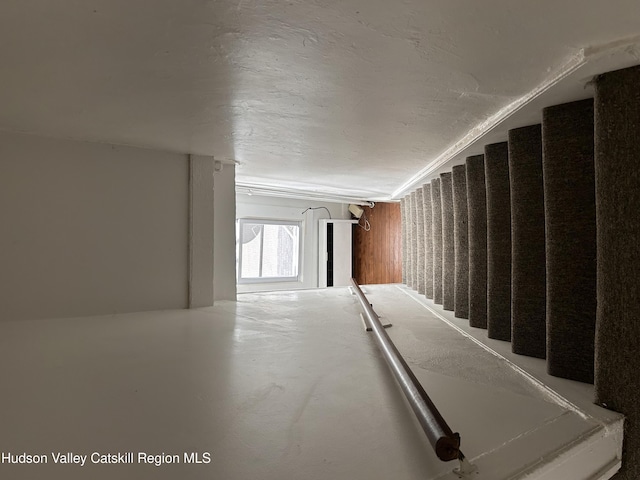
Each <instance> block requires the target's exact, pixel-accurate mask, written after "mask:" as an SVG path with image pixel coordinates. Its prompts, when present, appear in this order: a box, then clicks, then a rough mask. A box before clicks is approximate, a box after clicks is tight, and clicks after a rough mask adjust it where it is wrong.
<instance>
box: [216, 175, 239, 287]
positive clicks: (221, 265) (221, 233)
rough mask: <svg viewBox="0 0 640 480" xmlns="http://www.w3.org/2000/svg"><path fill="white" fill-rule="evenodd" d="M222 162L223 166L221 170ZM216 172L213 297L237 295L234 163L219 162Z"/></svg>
mask: <svg viewBox="0 0 640 480" xmlns="http://www.w3.org/2000/svg"><path fill="white" fill-rule="evenodd" d="M220 166H221V167H222V170H219V168H220ZM216 170H217V171H215V172H214V174H213V193H214V197H213V198H214V199H213V205H214V207H213V208H214V214H213V215H214V216H213V220H214V221H213V225H214V231H215V238H214V242H213V255H214V257H213V271H214V279H213V283H214V285H213V295H214V300H235V299H236V254H235V252H236V235H235V223H236V189H235V177H236V174H235V165H233V164H224V165H220V164H219V163H217V167H216Z"/></svg>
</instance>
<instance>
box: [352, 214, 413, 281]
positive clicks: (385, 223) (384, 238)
mask: <svg viewBox="0 0 640 480" xmlns="http://www.w3.org/2000/svg"><path fill="white" fill-rule="evenodd" d="M362 208H363V209H364V214H365V215H366V217H367V219H368V220H369V223H370V225H371V230H369V231H365V230H364V229H363V228H361V227H360V226H358V225H354V226H353V228H354V230H353V276H354V278H355V279H356V281H357V282H358V283H359V284H361V285H367V284H369V285H371V284H376V283H402V224H401V216H400V203H376V204H375V206H374V207H373V208H370V207H362ZM360 225H364V216H363V217H362V218H361V219H360Z"/></svg>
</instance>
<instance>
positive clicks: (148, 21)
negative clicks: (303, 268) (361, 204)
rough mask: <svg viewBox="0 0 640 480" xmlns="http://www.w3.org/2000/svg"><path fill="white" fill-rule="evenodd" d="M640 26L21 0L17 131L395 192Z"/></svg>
mask: <svg viewBox="0 0 640 480" xmlns="http://www.w3.org/2000/svg"><path fill="white" fill-rule="evenodd" d="M638 33H640V8H638V3H637V0H617V1H616V0H609V1H606V2H605V1H602V0H598V1H595V0H580V1H578V0H574V1H563V2H558V1H557V0H554V1H549V0H544V1H536V2H531V1H524V0H522V1H513V0H484V1H482V2H476V1H466V2H461V1H451V0H436V1H433V0H431V1H423V0H408V1H403V2H397V1H391V0H342V1H334V0H316V1H311V0H290V1H275V0H263V1H257V0H256V1H250V0H239V1H233V2H231V1H225V0H223V1H204V0H181V1H176V0H154V1H141V0H137V1H136V0H65V1H63V2H51V1H50V0H3V1H2V3H0V104H1V105H2V108H0V129H5V130H11V131H22V132H31V133H37V134H42V135H48V136H56V137H65V138H75V139H82V140H92V141H101V142H111V143H119V144H128V145H138V146H144V147H153V148H159V149H166V150H172V151H180V152H188V153H198V154H207V155H214V156H215V157H216V158H218V159H221V160H227V161H232V160H233V161H237V162H238V163H239V166H238V168H237V178H238V181H239V182H241V183H243V184H253V185H267V186H274V187H279V188H285V189H286V188H288V189H303V190H307V191H311V192H322V193H324V194H335V195H340V194H342V195H354V196H360V197H362V198H384V197H386V196H389V195H391V194H393V192H396V191H397V190H398V189H399V188H401V187H402V186H403V185H405V184H407V182H408V181H410V179H411V178H412V177H413V176H415V175H416V173H417V172H419V171H421V170H424V168H425V166H427V165H429V164H430V162H433V161H434V160H435V159H437V158H438V157H440V156H441V155H442V154H443V152H446V151H448V150H450V149H451V147H452V146H453V145H455V144H456V143H457V142H459V141H460V140H461V139H462V138H463V137H464V136H465V135H467V134H468V133H469V131H470V130H471V129H473V128H474V127H476V126H477V125H479V124H482V123H483V122H485V123H486V122H487V121H488V120H490V119H491V118H492V116H494V115H495V114H496V112H499V111H501V109H504V108H505V107H508V106H509V105H510V104H512V103H513V102H516V101H518V99H519V98H521V97H523V96H526V95H528V94H529V92H531V91H533V90H535V89H536V88H537V87H538V86H539V85H541V84H544V82H545V81H547V80H548V78H549V76H550V75H552V74H553V72H555V71H556V70H557V69H558V68H561V67H562V65H564V64H565V63H566V62H567V60H568V59H571V58H573V57H574V56H575V55H577V54H578V53H579V52H581V51H582V50H583V49H584V48H589V47H592V46H598V45H602V44H606V43H607V42H612V41H615V40H617V39H623V38H627V37H632V36H634V35H636V34H638ZM632 53H634V52H632ZM637 60H638V63H640V59H637ZM480 133H482V132H480Z"/></svg>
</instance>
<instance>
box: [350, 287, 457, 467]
mask: <svg viewBox="0 0 640 480" xmlns="http://www.w3.org/2000/svg"><path fill="white" fill-rule="evenodd" d="M351 284H352V286H353V290H354V292H355V294H356V297H358V300H359V301H360V305H362V308H363V309H364V314H365V318H366V319H367V322H368V323H369V327H370V328H371V331H372V332H373V334H374V335H375V339H376V342H377V343H378V347H379V348H380V350H381V351H382V353H383V355H384V358H385V360H386V361H387V363H388V364H389V367H390V368H391V371H392V372H393V374H394V376H395V377H396V380H397V381H398V383H399V384H400V388H401V389H402V391H403V392H404V394H405V396H406V397H407V400H408V401H409V404H410V405H411V408H412V409H413V412H414V413H415V414H416V417H418V421H419V422H420V425H421V426H422V429H423V430H424V433H425V434H426V435H427V438H428V439H429V442H430V443H431V446H432V447H433V450H434V451H435V452H436V455H437V456H438V458H439V459H440V460H442V461H445V462H448V461H450V460H457V459H460V460H462V459H464V456H463V455H462V452H460V435H459V434H458V433H453V431H452V430H451V428H449V425H447V422H446V421H445V419H444V418H443V417H442V415H441V414H440V412H439V411H438V409H437V408H436V406H435V405H434V404H433V402H432V401H431V399H430V398H429V395H427V392H425V390H424V388H422V385H420V382H419V381H418V379H417V378H416V376H415V375H414V374H413V372H412V371H411V368H409V366H408V365H407V363H406V362H405V361H404V359H403V358H402V355H400V353H399V352H398V349H397V348H396V346H395V345H394V344H393V342H392V341H391V339H390V338H389V335H387V332H386V331H385V329H384V327H383V326H382V323H381V322H380V319H379V318H378V315H377V314H376V312H375V311H374V310H373V308H372V307H371V305H370V304H369V302H368V300H367V298H366V297H365V296H364V293H362V290H361V289H360V286H359V285H358V282H356V280H355V279H354V278H352V279H351Z"/></svg>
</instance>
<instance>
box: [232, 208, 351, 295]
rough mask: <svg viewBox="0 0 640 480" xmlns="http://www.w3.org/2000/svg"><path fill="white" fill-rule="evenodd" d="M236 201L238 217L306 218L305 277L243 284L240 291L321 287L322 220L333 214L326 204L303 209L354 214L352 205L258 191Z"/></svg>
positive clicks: (298, 219)
mask: <svg viewBox="0 0 640 480" xmlns="http://www.w3.org/2000/svg"><path fill="white" fill-rule="evenodd" d="M236 201H237V217H238V218H260V219H274V220H296V221H302V254H301V265H300V270H301V272H302V277H301V281H300V282H273V283H257V284H240V285H238V292H240V293H241V292H255V291H265V290H293V289H304V288H317V287H318V220H319V219H321V218H329V214H328V213H327V211H326V210H324V208H322V209H318V210H308V211H307V212H306V213H305V214H303V213H302V212H303V211H304V210H305V209H306V208H308V207H326V208H328V209H329V211H330V212H331V217H332V218H350V215H349V211H348V205H345V204H340V203H331V202H315V201H308V200H297V199H288V198H277V197H262V196H258V195H238V196H237V197H236Z"/></svg>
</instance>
